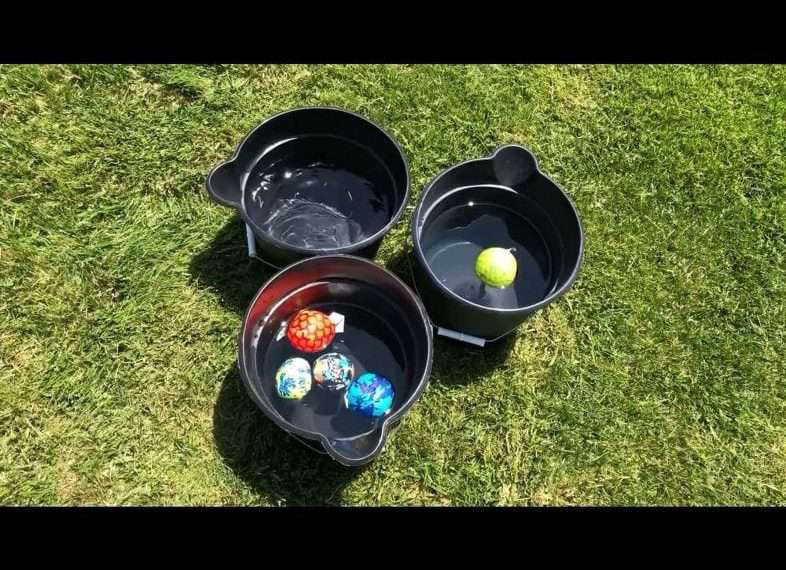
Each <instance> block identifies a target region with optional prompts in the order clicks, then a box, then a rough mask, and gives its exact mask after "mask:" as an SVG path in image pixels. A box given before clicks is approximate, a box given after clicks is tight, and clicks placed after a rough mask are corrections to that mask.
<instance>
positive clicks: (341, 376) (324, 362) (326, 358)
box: [314, 352, 355, 391]
mask: <svg viewBox="0 0 786 570" xmlns="http://www.w3.org/2000/svg"><path fill="white" fill-rule="evenodd" d="M354 375H355V366H354V365H353V364H352V361H351V360H350V359H349V358H347V357H346V356H344V355H343V354H339V353H338V352H331V353H329V354H323V355H322V356H320V357H319V358H317V360H316V362H314V380H315V381H316V383H317V384H318V385H319V386H321V387H322V388H326V389H328V390H331V391H336V390H341V389H343V388H346V387H347V386H349V383H350V382H352V377H353V376H354Z"/></svg>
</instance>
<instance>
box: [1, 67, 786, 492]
mask: <svg viewBox="0 0 786 570" xmlns="http://www.w3.org/2000/svg"><path fill="white" fill-rule="evenodd" d="M300 105H331V106H339V107H343V108H346V109H349V110H353V111H356V112H358V113H360V114H362V115H365V116H367V117H368V118H370V119H372V120H374V121H375V122H377V123H379V124H380V125H381V126H382V127H383V128H385V129H386V130H388V132H390V133H391V134H392V135H393V136H394V137H396V139H397V140H398V141H399V142H400V143H401V145H402V146H403V148H404V149H405V151H406V153H407V156H408V158H409V163H410V169H411V177H412V196H411V200H410V203H409V205H408V206H407V210H406V213H405V215H404V217H403V218H402V220H401V222H400V223H399V224H398V225H397V226H396V227H395V228H394V229H393V231H392V232H391V233H390V234H388V236H387V237H386V239H385V241H384V243H383V246H382V248H381V250H380V253H379V256H378V258H377V260H378V262H379V263H382V264H385V265H387V266H388V267H390V268H392V269H393V270H395V271H396V272H398V273H399V274H400V275H401V276H402V277H404V278H405V279H408V278H407V276H406V266H405V265H404V263H405V258H404V257H403V255H402V254H403V253H404V252H406V251H407V248H408V245H407V242H408V223H409V221H410V216H411V214H412V211H413V209H414V203H415V200H416V198H417V197H418V196H419V194H420V192H421V190H422V189H423V187H424V186H425V185H426V184H427V182H428V181H429V180H430V179H431V178H433V177H434V176H435V175H436V174H438V173H439V172H440V171H441V170H442V169H444V168H445V167H447V166H449V165H451V164H455V163H457V162H460V161H463V160H466V159H470V158H478V157H481V156H485V155H487V154H489V153H490V152H491V151H493V150H494V149H495V148H496V147H497V146H499V145H501V144H504V143H520V144H524V145H526V146H528V147H529V148H531V149H532V150H533V152H534V153H535V154H536V156H537V157H538V159H539V162H540V165H541V168H542V169H543V170H544V171H545V172H546V173H547V174H549V175H550V176H551V177H552V178H554V179H555V180H556V181H557V182H559V183H560V184H561V185H562V186H563V187H564V188H565V189H566V190H567V192H568V193H569V194H570V196H571V197H572V198H573V200H574V201H575V203H576V205H577V207H578V210H579V213H580V215H581V216H582V221H583V224H584V230H585V234H586V257H585V262H584V266H583V270H582V273H581V275H580V277H579V280H578V281H577V283H576V285H575V287H574V288H573V289H572V290H571V292H570V293H568V294H567V295H566V296H565V297H563V298H562V299H560V300H559V301H557V302H556V303H555V304H553V305H551V306H550V307H549V308H548V309H546V310H544V311H542V312H540V313H538V314H537V315H535V316H534V317H533V318H531V319H530V320H529V321H527V322H526V323H525V324H524V325H522V326H521V327H520V328H519V330H518V332H517V334H516V335H515V336H512V337H511V338H510V339H509V340H507V341H504V342H502V343H501V344H499V345H498V346H493V347H491V348H489V349H487V350H480V349H477V348H473V347H469V346H468V347H466V348H464V347H459V346H457V345H455V344H452V343H450V342H447V341H444V340H441V339H437V340H436V341H435V348H436V356H435V362H434V370H433V374H432V376H431V382H430V384H429V386H428V388H427V390H426V391H425V393H424V395H423V397H422V399H421V400H420V402H419V403H418V404H417V405H416V406H415V407H414V408H413V409H412V410H411V412H410V413H409V414H408V415H407V416H406V418H405V420H404V422H403V423H402V425H401V428H400V429H398V430H397V431H396V432H395V433H393V435H392V436H391V437H390V439H389V440H388V444H387V446H386V448H385V451H384V452H383V454H382V455H381V456H380V457H379V459H378V460H376V461H375V462H373V463H372V464H370V465H369V466H367V467H365V468H363V469H360V470H353V469H346V468H343V467H341V466H339V465H337V464H334V463H332V462H331V461H330V460H328V459H326V458H324V457H322V456H319V455H317V454H315V453H313V452H311V451H309V450H307V449H305V448H304V447H302V446H300V445H298V444H297V442H295V441H294V440H292V439H290V438H289V437H288V436H286V434H284V433H283V432H282V431H280V430H279V429H278V428H277V427H275V426H274V425H273V424H272V423H271V422H269V421H268V420H267V419H266V418H265V417H264V416H263V415H262V413H261V412H259V411H257V409H256V408H255V407H254V405H253V404H252V403H251V401H250V400H249V399H248V398H247V397H246V395H245V392H244V390H243V388H242V386H241V384H240V380H239V377H238V374H237V372H236V366H235V357H236V335H237V332H238V330H239V326H240V320H241V316H242V312H243V310H244V308H245V306H246V305H247V303H248V302H249V301H250V299H251V297H252V295H253V293H254V292H255V291H256V289H257V288H258V287H259V285H260V284H261V283H262V282H263V281H264V280H265V278H266V277H268V276H269V273H268V272H267V271H266V270H265V269H264V268H263V267H262V266H260V264H258V262H253V261H249V260H248V259H247V257H246V255H245V240H244V233H243V228H242V226H241V224H240V222H239V221H238V220H237V218H236V217H234V216H233V213H232V211H231V210H229V209H227V208H223V207H220V206H218V205H216V204H215V203H213V202H211V201H210V200H209V198H208V196H207V193H206V191H205V189H204V178H205V175H206V174H207V172H208V171H209V170H210V168H211V167H212V166H213V165H215V164H216V163H217V162H219V161H220V160H223V159H225V158H227V157H228V156H229V155H231V153H232V152H233V150H234V148H235V145H236V144H237V143H238V142H239V140H240V139H241V138H242V137H243V136H244V135H245V134H246V133H247V132H248V131H249V130H250V129H251V128H252V127H253V126H255V125H256V124H257V123H258V122H260V121H261V120H263V119H264V118H266V117H268V116H269V115H271V114H273V113H275V112H278V111H281V110H285V109H287V108H290V107H294V106H300ZM784 360H786V67H777V66H776V67H764V66H739V67H732V66H727V67H723V66H721V67H716V66H653V67H648V66H618V67H612V66H557V67H554V66H313V67H311V66H262V67H247V66H175V67H172V66H133V67H132V66H0V503H3V504H37V503H47V504H48V503H58V504H59V503H64V504H184V503H185V504H272V505H294V504H357V505H380V504H452V505H478V504H484V505H485V504H505V505H518V504H622V505H631V504H768V503H780V504H784V503H786V500H785V497H786V421H785V419H784V418H786V379H785V376H786V367H785V366H784Z"/></svg>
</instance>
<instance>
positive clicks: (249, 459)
mask: <svg viewBox="0 0 786 570" xmlns="http://www.w3.org/2000/svg"><path fill="white" fill-rule="evenodd" d="M190 271H191V275H192V278H193V279H194V280H195V281H197V282H198V283H199V284H200V286H203V287H208V288H209V289H211V290H213V291H215V292H216V293H217V294H218V295H219V298H220V301H221V303H222V305H224V306H225V307H227V308H228V309H230V310H232V311H234V312H236V313H237V314H238V315H240V316H242V315H243V314H244V313H245V311H246V308H247V307H248V304H249V303H250V302H251V299H252V298H253V297H254V295H255V294H256V292H257V291H258V290H259V288H260V287H261V286H262V285H263V284H264V283H265V282H266V281H267V280H268V279H269V278H270V277H271V276H272V275H273V273H274V270H273V269H271V268H269V267H268V266H266V265H265V264H263V263H261V262H259V261H257V260H254V259H249V257H248V251H247V249H246V233H245V226H244V224H243V222H242V221H241V220H240V219H239V218H238V217H237V216H235V217H233V218H232V219H231V220H230V221H229V222H227V224H226V225H224V227H222V228H221V230H220V231H219V232H218V234H216V237H215V238H214V239H213V241H212V242H211V243H210V245H209V246H208V247H207V249H205V250H204V251H203V252H201V253H199V254H197V255H196V256H194V259H193V260H192V262H191V266H190ZM213 436H214V438H215V441H216V446H217V448H218V451H219V454H220V455H221V457H222V459H223V461H224V462H225V463H226V465H227V466H228V467H230V468H231V469H232V470H233V471H234V472H235V473H236V474H237V476H238V477H239V478H240V479H241V480H242V481H244V482H245V483H246V484H247V485H249V486H250V487H251V488H252V489H254V491H255V492H257V493H259V494H260V495H262V496H263V497H264V498H266V499H267V500H269V501H270V502H272V503H281V504H292V505H337V504H340V503H341V497H342V491H343V489H344V487H346V485H348V484H349V483H350V482H351V481H352V479H354V478H355V477H356V476H357V475H358V474H359V473H360V472H361V471H360V470H359V469H352V468H346V467H343V466H342V465H339V464H338V463H336V462H335V461H333V460H332V459H330V458H329V457H327V456H325V455H320V454H319V453H317V452H315V451H313V450H311V449H308V448H307V447H305V446H304V445H302V444H300V443H299V442H298V441H296V440H295V439H294V438H292V437H290V436H289V435H287V434H286V433H285V432H284V431H282V430H281V429H279V427H278V426H276V425H275V424H273V422H271V421H270V420H268V419H267V418H266V417H265V415H264V414H263V413H262V412H261V411H260V410H259V409H257V407H256V406H255V405H254V403H253V402H252V401H251V399H250V398H249V397H248V395H247V394H246V391H245V389H244V388H243V384H242V381H241V379H240V374H239V372H238V370H237V367H236V366H233V367H232V369H231V370H229V371H228V372H227V374H226V375H225V377H224V380H223V383H222V385H221V390H220V392H219V395H218V399H217V401H216V404H215V408H214V412H213Z"/></svg>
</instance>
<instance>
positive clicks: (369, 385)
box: [344, 372, 396, 418]
mask: <svg viewBox="0 0 786 570" xmlns="http://www.w3.org/2000/svg"><path fill="white" fill-rule="evenodd" d="M395 397H396V394H395V391H394V390H393V384H391V382H390V380H388V379H387V378H385V377H384V376H381V375H379V374H374V373H373V372H366V373H365V374H361V375H360V376H359V377H358V378H357V380H355V381H354V382H352V384H350V385H349V388H348V389H347V391H346V393H345V394H344V403H345V404H346V406H347V408H348V409H349V410H351V411H353V412H355V413H357V414H360V415H362V416H368V417H371V418H378V417H380V416H384V415H386V414H388V413H389V412H390V409H391V408H392V407H393V400H394V399H395Z"/></svg>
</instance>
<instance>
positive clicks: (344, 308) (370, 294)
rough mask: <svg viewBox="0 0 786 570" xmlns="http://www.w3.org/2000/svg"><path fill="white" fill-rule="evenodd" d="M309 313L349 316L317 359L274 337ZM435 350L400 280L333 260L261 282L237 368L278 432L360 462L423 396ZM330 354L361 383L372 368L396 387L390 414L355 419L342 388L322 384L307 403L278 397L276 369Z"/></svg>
mask: <svg viewBox="0 0 786 570" xmlns="http://www.w3.org/2000/svg"><path fill="white" fill-rule="evenodd" d="M304 308H308V309H316V310H319V311H322V312H324V313H326V314H330V313H332V312H336V313H340V314H342V315H344V317H345V325H344V331H343V332H342V333H339V334H336V336H335V338H334V339H333V341H332V343H331V344H330V346H329V347H328V348H326V349H325V350H324V351H321V352H319V353H314V354H307V353H303V352H300V351H297V350H295V349H294V348H293V347H291V346H290V344H289V342H288V341H287V338H286V337H284V338H280V339H278V335H279V332H280V331H281V324H282V323H286V322H288V321H289V319H290V318H291V317H292V316H293V315H294V314H296V313H297V312H298V311H299V310H301V309H304ZM277 339H278V340H277ZM432 350H433V347H432V328H431V324H430V322H429V320H428V316H427V314H426V310H425V308H424V307H423V305H422V304H421V302H420V300H419V299H418V297H417V296H415V294H414V293H413V292H412V291H411V290H410V289H409V288H408V287H407V286H406V285H405V284H404V283H403V282H402V281H401V280H400V279H399V278H398V277H396V276H395V275H393V274H392V273H390V272H389V271H387V270H385V269H383V268H382V267H380V266H378V265H376V264H375V263H373V262H371V261H369V260H367V259H363V258H360V257H355V256H349V255H331V256H320V257H313V258H309V259H305V260H302V261H300V262H297V263H294V264H292V265H290V266H289V267H287V268H286V269H284V270H283V271H280V272H279V273H278V274H276V275H275V276H274V277H273V278H272V279H271V280H270V281H268V282H267V283H266V284H265V285H263V286H262V288H261V289H260V290H259V292H258V293H257V295H256V297H255V298H254V300H253V301H252V302H251V305H250V306H249V308H248V310H247V312H246V315H245V317H244V320H243V327H242V330H241V333H240V341H239V355H238V365H239V367H240V375H241V377H242V379H243V382H244V384H245V386H246V389H247V391H248V393H249V395H250V396H251V398H252V400H253V401H254V402H255V403H256V404H257V406H259V408H260V409H261V410H262V411H263V412H264V413H265V415H266V416H267V417H268V418H270V419H271V420H272V421H273V422H275V423H276V424H277V425H278V426H279V427H281V428H282V429H284V430H285V431H287V432H289V433H290V434H292V435H294V436H296V437H298V438H301V439H302V440H306V441H305V442H306V443H309V442H311V446H312V447H313V446H314V444H316V445H317V446H321V447H322V448H324V449H325V450H326V451H327V452H328V453H329V454H330V456H331V457H333V458H334V459H335V460H337V461H338V462H340V463H342V464H344V465H362V464H364V463H368V462H369V461H371V460H372V459H373V458H374V457H375V456H376V455H377V454H378V453H379V452H380V451H381V450H382V447H383V445H384V443H385V438H386V436H387V433H388V431H389V430H390V428H391V427H392V426H394V425H396V424H397V422H398V421H399V420H400V419H401V418H402V416H403V415H404V414H405V413H406V412H407V410H409V408H410V407H411V406H412V405H413V404H414V403H415V402H416V401H417V399H418V398H419V397H420V394H421V392H422V391H423V389H424V388H425V386H426V383H427V381H428V377H429V374H430V372H431V362H432ZM331 352H339V353H342V354H344V355H346V356H348V357H350V358H351V360H352V362H353V364H354V367H355V377H357V376H360V375H361V374H362V373H364V372H375V373H377V374H381V375H383V376H385V377H386V378H388V379H389V380H390V381H391V383H392V384H393V387H394V389H395V398H394V400H393V405H392V408H391V409H390V413H389V414H388V415H386V416H382V417H380V418H367V417H364V416H360V415H357V414H355V413H353V412H351V411H349V410H348V409H346V407H345V406H344V401H343V391H342V392H335V393H334V392H328V391H326V390H323V389H322V388H320V387H318V386H313V387H312V388H311V390H310V391H309V392H308V394H307V395H306V396H305V398H303V399H301V400H285V399H282V398H280V397H279V396H278V394H277V393H276V386H275V373H276V371H277V369H278V367H279V366H280V365H281V364H282V363H283V362H284V361H285V360H286V359H287V358H291V357H299V358H305V359H306V360H307V361H309V363H310V364H311V366H312V367H313V362H314V360H315V359H316V358H318V357H319V356H320V355H321V354H325V353H331Z"/></svg>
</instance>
